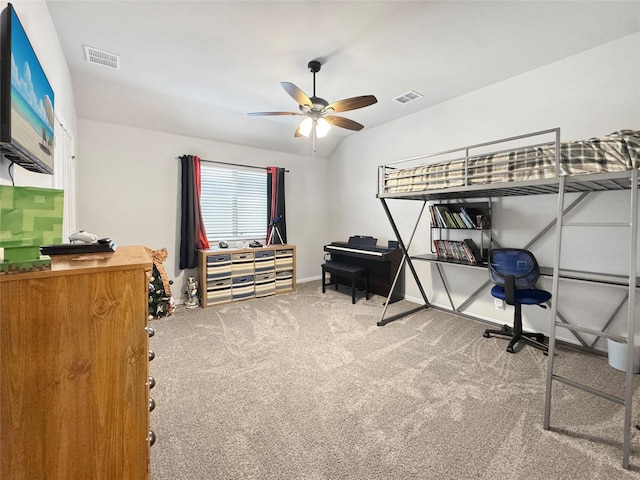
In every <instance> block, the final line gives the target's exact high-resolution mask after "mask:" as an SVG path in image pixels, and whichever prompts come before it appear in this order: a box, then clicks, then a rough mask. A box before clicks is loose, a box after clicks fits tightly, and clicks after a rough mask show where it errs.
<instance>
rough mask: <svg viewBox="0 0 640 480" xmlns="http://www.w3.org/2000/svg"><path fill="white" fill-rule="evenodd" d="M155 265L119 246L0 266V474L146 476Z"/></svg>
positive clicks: (70, 478) (19, 479)
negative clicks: (3, 270)
mask: <svg viewBox="0 0 640 480" xmlns="http://www.w3.org/2000/svg"><path fill="white" fill-rule="evenodd" d="M151 265H152V264H151V260H150V259H149V257H148V255H147V253H146V252H145V250H144V248H143V247H120V248H119V249H118V250H117V251H116V252H113V253H100V254H85V255H64V256H56V257H53V258H52V265H51V270H50V271H43V272H28V273H20V274H7V275H0V348H1V350H0V361H1V364H0V372H1V374H2V382H1V383H0V401H1V407H2V408H1V409H0V420H1V423H0V445H1V448H0V465H1V467H0V468H1V471H0V472H1V474H0V478H3V479H4V478H6V479H7V480H8V479H11V480H23V479H45V478H46V479H48V480H56V479H65V480H76V479H77V480H86V479H89V478H90V479H92V480H113V479H131V480H139V479H148V478H149V443H150V441H151V439H152V438H154V437H155V436H154V435H153V433H152V432H150V431H149V410H150V404H151V403H152V400H151V399H150V398H149V386H148V382H150V381H151V380H150V379H149V377H148V372H149V359H150V358H151V357H152V352H151V351H150V350H149V347H148V343H149V341H148V337H149V329H147V328H146V324H147V315H148V314H147V304H148V285H149V283H148V282H149V280H148V275H149V274H150V272H151V268H152V267H151ZM148 379H149V380H148Z"/></svg>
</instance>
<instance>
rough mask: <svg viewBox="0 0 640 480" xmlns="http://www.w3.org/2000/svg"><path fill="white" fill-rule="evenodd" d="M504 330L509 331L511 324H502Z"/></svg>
mask: <svg viewBox="0 0 640 480" xmlns="http://www.w3.org/2000/svg"><path fill="white" fill-rule="evenodd" d="M502 331H503V332H505V333H506V332H508V331H509V325H503V326H502Z"/></svg>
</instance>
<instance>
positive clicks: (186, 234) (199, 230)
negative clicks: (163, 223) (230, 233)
mask: <svg viewBox="0 0 640 480" xmlns="http://www.w3.org/2000/svg"><path fill="white" fill-rule="evenodd" d="M180 162H181V168H182V175H181V181H182V192H181V193H182V202H181V203H182V209H181V210H182V215H181V217H180V268H182V269H184V268H196V267H197V266H198V250H199V249H206V248H209V242H208V241H207V233H206V231H205V229H204V222H203V221H202V210H201V209H200V188H201V187H200V157H197V156H195V155H183V156H182V157H180Z"/></svg>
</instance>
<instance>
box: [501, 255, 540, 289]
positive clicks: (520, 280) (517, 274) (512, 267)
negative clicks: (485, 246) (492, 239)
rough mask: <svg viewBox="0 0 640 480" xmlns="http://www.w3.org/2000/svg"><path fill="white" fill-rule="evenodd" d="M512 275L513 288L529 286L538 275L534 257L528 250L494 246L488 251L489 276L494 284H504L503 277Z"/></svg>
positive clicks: (532, 284)
mask: <svg viewBox="0 0 640 480" xmlns="http://www.w3.org/2000/svg"><path fill="white" fill-rule="evenodd" d="M507 276H512V277H513V278H514V281H515V288H517V289H525V288H531V287H533V286H534V285H535V284H536V281H537V280H538V277H539V276H540V268H539V267H538V262H537V261H536V257H534V256H533V254H532V253H531V252H530V251H528V250H522V249H518V248H494V249H492V250H490V251H489V277H490V278H491V281H492V282H493V283H495V284H496V285H500V286H504V284H505V277H507Z"/></svg>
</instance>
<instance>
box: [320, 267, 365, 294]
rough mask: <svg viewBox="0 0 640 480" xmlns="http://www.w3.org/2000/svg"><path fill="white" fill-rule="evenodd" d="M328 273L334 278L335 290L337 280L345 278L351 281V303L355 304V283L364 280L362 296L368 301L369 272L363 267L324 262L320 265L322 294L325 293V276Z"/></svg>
mask: <svg viewBox="0 0 640 480" xmlns="http://www.w3.org/2000/svg"><path fill="white" fill-rule="evenodd" d="M327 273H329V274H330V275H333V276H334V277H335V282H336V290H337V289H338V278H339V277H340V278H347V279H350V280H351V303H352V304H354V303H356V283H357V281H358V279H360V278H364V294H365V298H366V299H367V300H369V272H368V271H367V269H366V268H364V267H359V266H357V265H350V264H346V263H340V262H326V263H323V264H322V293H325V286H326V285H327V284H326V283H325V279H326V274H327Z"/></svg>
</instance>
